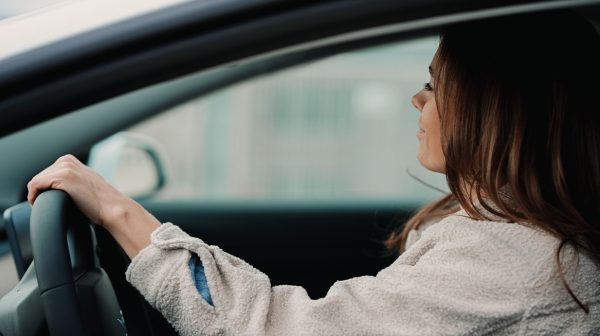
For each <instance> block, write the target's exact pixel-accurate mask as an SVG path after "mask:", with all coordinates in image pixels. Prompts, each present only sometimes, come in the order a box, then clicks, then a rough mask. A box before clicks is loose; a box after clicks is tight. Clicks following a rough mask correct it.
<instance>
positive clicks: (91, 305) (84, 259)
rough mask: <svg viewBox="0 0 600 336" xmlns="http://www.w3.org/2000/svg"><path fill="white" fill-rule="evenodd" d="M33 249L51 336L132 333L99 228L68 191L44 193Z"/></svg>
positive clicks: (35, 214)
mask: <svg viewBox="0 0 600 336" xmlns="http://www.w3.org/2000/svg"><path fill="white" fill-rule="evenodd" d="M30 234H31V247H32V251H33V259H34V265H35V270H36V276H37V280H38V289H39V292H40V298H41V302H42V306H43V310H44V314H45V316H46V322H47V325H48V329H49V331H50V334H51V335H126V334H127V333H126V329H125V322H124V319H123V315H122V313H121V310H120V308H119V303H118V301H117V297H116V294H115V291H114V289H113V287H112V284H111V282H110V279H109V278H108V275H107V274H106V272H104V270H103V269H102V268H101V267H100V262H99V258H98V255H97V243H96V237H95V233H94V230H93V228H92V226H91V224H90V221H89V219H87V218H86V217H85V216H84V215H83V214H82V213H81V211H80V210H79V209H77V207H76V206H75V204H74V203H73V201H72V200H71V198H70V197H69V195H68V194H67V193H66V192H64V191H62V190H47V191H44V192H42V193H41V194H40V195H38V197H37V199H36V200H35V203H34V205H33V208H32V211H31V219H30Z"/></svg>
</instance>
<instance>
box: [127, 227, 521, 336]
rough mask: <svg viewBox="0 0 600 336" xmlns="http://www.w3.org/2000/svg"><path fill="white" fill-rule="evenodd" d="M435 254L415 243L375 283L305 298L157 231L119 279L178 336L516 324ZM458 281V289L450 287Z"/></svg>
mask: <svg viewBox="0 0 600 336" xmlns="http://www.w3.org/2000/svg"><path fill="white" fill-rule="evenodd" d="M434 247H435V248H437V245H436V241H435V239H433V238H429V239H423V240H422V241H419V242H418V243H416V244H415V246H414V247H413V249H411V251H410V253H408V254H406V255H403V257H401V258H399V259H398V260H397V261H396V262H395V263H394V264H393V265H392V266H390V267H388V268H386V269H384V270H383V271H381V272H380V273H379V274H377V276H375V277H373V276H363V277H357V278H353V279H350V280H345V281H338V282H336V283H335V284H334V285H333V286H332V287H331V289H330V290H329V292H328V293H327V295H326V296H325V297H324V298H321V299H318V300H312V299H311V298H310V297H309V296H308V295H307V293H306V291H305V290H304V289H303V288H302V287H299V286H274V287H272V286H271V283H270V281H269V278H268V277H267V276H266V275H265V274H263V273H261V272H260V271H258V270H256V269H255V268H253V267H252V266H250V265H249V264H247V263H245V262H244V261H243V260H241V259H239V258H237V257H235V256H232V255H230V254H228V253H226V252H224V251H222V250H221V249H219V248H218V247H216V246H210V245H207V244H205V243H204V242H203V241H202V240H200V239H198V238H193V237H190V236H188V235H187V234H186V233H184V232H183V231H182V230H181V229H179V228H178V227H177V226H174V225H172V224H163V225H162V226H161V227H160V228H159V229H157V230H156V231H154V232H153V233H152V237H151V244H150V245H149V246H148V247H146V248H145V249H144V250H143V251H142V252H140V254H139V255H138V256H137V257H136V258H135V259H134V260H133V261H132V263H131V265H130V266H129V268H128V270H127V280H128V281H129V282H131V283H132V284H133V285H134V286H135V287H136V288H137V289H138V290H139V291H140V292H141V293H142V295H143V296H144V297H145V298H146V300H148V302H150V304H152V305H153V306H154V307H156V308H157V309H158V310H159V311H161V312H162V314H163V315H164V316H165V317H166V318H167V320H169V322H170V323H172V324H173V326H174V327H175V328H176V329H177V330H178V332H179V333H180V334H181V335H208V334H211V332H214V333H219V332H220V333H223V334H224V335H433V334H435V335H440V334H485V333H488V332H491V331H494V330H496V329H497V328H501V327H503V325H506V324H509V323H513V322H514V321H517V320H518V319H519V318H520V317H521V315H519V314H515V312H518V311H519V307H516V305H517V304H518V303H517V302H516V301H515V300H511V298H510V295H507V296H506V298H505V299H501V300H497V299H495V298H486V300H482V299H481V292H477V291H474V288H473V287H472V286H469V285H468V284H469V283H473V279H474V278H477V276H476V273H473V272H472V271H474V272H476V271H477V268H480V267H479V266H478V265H473V267H466V268H465V267H464V265H460V266H454V265H452V264H451V263H442V264H440V263H439V262H438V261H440V260H439V259H438V257H439V258H441V259H443V258H444V256H443V254H445V253H442V254H440V255H437V254H438V252H436V251H434V250H435V248H434ZM192 254H196V255H198V256H199V258H200V259H201V261H202V264H203V265H204V267H205V273H206V278H207V280H208V281H207V282H208V286H209V288H210V292H211V295H212V299H213V302H214V306H211V305H209V304H207V303H206V302H205V301H204V300H203V299H202V298H201V297H200V295H199V294H198V291H197V290H196V288H195V286H194V283H193V281H192V278H191V276H190V272H189V269H188V268H187V267H186V266H187V261H188V260H189V258H190V256H191V255H192ZM423 255H427V257H426V258H425V259H427V260H422V259H423V258H422V256H423ZM435 259H438V261H436V260H435ZM457 277H458V278H457ZM469 279H471V280H469ZM460 281H463V283H464V284H467V285H466V286H465V285H461V286H460V287H457V283H461V282H460ZM477 281H478V280H477ZM490 286H491V287H494V286H495V284H493V283H490ZM496 290H497V288H496Z"/></svg>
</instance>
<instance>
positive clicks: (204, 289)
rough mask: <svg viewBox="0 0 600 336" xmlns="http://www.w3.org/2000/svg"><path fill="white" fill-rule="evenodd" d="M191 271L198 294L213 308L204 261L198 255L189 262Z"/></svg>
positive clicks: (193, 256)
mask: <svg viewBox="0 0 600 336" xmlns="http://www.w3.org/2000/svg"><path fill="white" fill-rule="evenodd" d="M189 266H190V271H191V272H192V279H193V280H194V283H195V284H196V289H197V290H198V293H200V295H201V296H202V298H203V299H204V300H205V301H206V302H207V303H208V304H209V305H211V306H213V301H212V298H211V296H210V291H209V290H208V282H207V280H206V274H204V266H202V261H200V258H198V256H197V255H195V254H192V257H191V258H190V262H189Z"/></svg>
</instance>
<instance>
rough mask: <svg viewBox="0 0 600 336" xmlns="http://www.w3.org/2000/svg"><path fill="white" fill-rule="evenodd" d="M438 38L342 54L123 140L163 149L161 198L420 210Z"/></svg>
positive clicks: (194, 106)
mask: <svg viewBox="0 0 600 336" xmlns="http://www.w3.org/2000/svg"><path fill="white" fill-rule="evenodd" d="M436 46H437V39H431V38H430V39H424V40H417V41H411V42H405V43H401V44H398V45H393V46H386V47H380V48H376V49H370V50H365V51H357V52H351V53H347V54H343V55H338V56H335V57H331V58H329V59H326V60H321V61H318V62H315V63H312V64H309V65H302V66H298V67H296V68H294V69H289V70H285V71H283V72H280V73H276V74H273V75H269V76H265V77H262V78H255V79H252V80H250V81H248V82H245V83H242V84H238V85H236V86H234V87H230V88H226V89H225V90H222V91H220V92H218V93H216V94H213V95H210V96H207V97H202V98H199V99H197V100H194V101H192V102H189V103H186V104H184V105H182V106H179V107H177V108H175V109H173V110H171V111H168V112H166V113H164V114H161V115H159V116H158V117H155V118H153V119H152V120H149V121H147V122H144V123H143V124H140V125H138V126H136V127H134V128H132V129H131V130H130V131H132V132H136V133H140V134H144V135H147V136H150V137H152V138H154V139H156V140H157V141H158V142H159V143H161V144H162V146H163V148H164V151H165V153H166V155H167V156H168V162H169V164H170V172H169V175H170V176H171V183H170V185H169V187H168V189H167V190H166V191H165V193H164V194H163V195H162V197H167V198H182V197H183V198H207V199H307V200H309V199H335V200H338V199H357V198H358V199H388V200H394V199H398V200H406V201H415V202H420V201H422V200H425V199H431V198H432V197H439V196H440V194H439V192H437V191H435V190H432V189H430V188H428V187H425V186H424V185H423V184H421V183H419V182H417V181H416V180H415V179H413V178H411V177H410V176H409V175H408V174H407V173H406V170H407V169H410V171H411V172H413V173H414V174H416V175H419V176H420V177H421V178H423V179H425V180H427V181H429V182H431V183H432V184H434V185H437V186H440V187H442V188H443V187H444V185H445V183H444V177H443V176H442V175H439V174H432V173H428V172H426V171H425V170H424V169H422V168H421V167H420V165H419V164H418V161H417V160H416V153H417V148H418V141H417V139H416V132H417V130H418V117H419V113H418V111H417V110H416V109H414V107H412V105H411V102H410V98H411V96H412V95H413V94H414V93H415V92H417V91H418V90H420V89H421V88H422V86H423V83H424V82H426V81H428V78H429V74H428V72H427V67H428V65H429V62H430V61H431V57H432V55H433V53H434V51H435V48H436Z"/></svg>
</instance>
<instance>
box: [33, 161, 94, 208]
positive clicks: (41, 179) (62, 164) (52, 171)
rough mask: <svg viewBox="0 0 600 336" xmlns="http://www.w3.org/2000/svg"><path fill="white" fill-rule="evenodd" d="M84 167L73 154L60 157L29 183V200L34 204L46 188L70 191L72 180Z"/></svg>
mask: <svg viewBox="0 0 600 336" xmlns="http://www.w3.org/2000/svg"><path fill="white" fill-rule="evenodd" d="M82 167H84V165H83V163H81V162H80V161H79V160H77V158H75V157H74V156H73V155H70V154H69V155H64V156H61V157H60V158H58V159H57V160H56V161H55V162H54V163H53V164H52V165H51V166H49V167H47V168H46V169H44V170H42V171H41V172H40V173H38V174H37V175H35V176H34V177H33V178H32V179H31V181H29V183H27V189H28V192H27V202H29V204H31V205H33V203H34V202H35V199H36V198H37V196H38V195H39V194H40V193H41V192H42V191H44V190H46V189H61V190H64V191H65V192H67V193H69V190H68V188H65V187H66V186H68V185H69V183H65V182H70V181H73V180H74V179H75V178H77V177H78V176H79V173H78V170H80V169H81V168H82Z"/></svg>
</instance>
